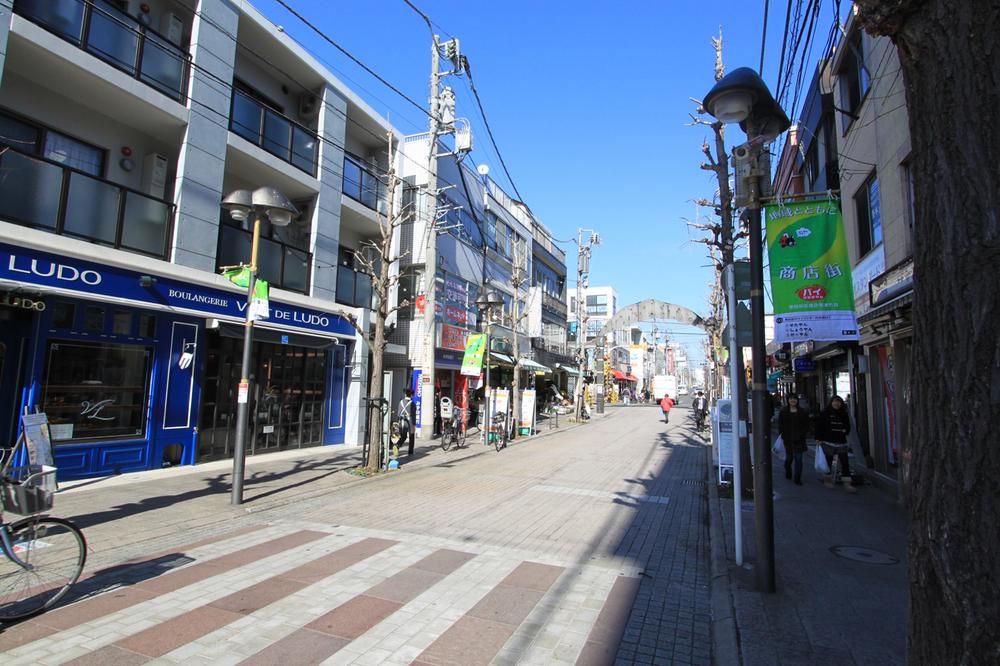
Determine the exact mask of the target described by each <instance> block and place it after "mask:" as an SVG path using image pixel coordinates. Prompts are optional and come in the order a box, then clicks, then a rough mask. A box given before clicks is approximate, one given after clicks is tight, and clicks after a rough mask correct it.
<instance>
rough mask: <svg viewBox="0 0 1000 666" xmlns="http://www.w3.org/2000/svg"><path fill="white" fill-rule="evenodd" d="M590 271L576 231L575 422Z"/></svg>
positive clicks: (580, 413) (579, 405)
mask: <svg viewBox="0 0 1000 666" xmlns="http://www.w3.org/2000/svg"><path fill="white" fill-rule="evenodd" d="M589 269H590V248H589V247H587V248H585V247H583V229H579V230H578V231H577V238H576V357H577V358H578V359H579V361H580V367H579V368H578V371H579V374H578V375H577V378H576V390H575V391H574V392H573V393H574V394H575V397H574V400H573V414H574V416H575V417H576V420H577V421H580V420H581V419H582V418H583V406H582V405H583V373H584V361H585V359H586V357H585V356H584V353H583V343H584V340H585V338H586V335H587V322H586V320H585V319H584V313H585V312H586V311H587V309H586V308H585V307H584V306H583V302H584V299H585V298H586V295H585V293H584V291H585V290H586V288H587V286H586V282H585V278H584V276H585V275H586V274H587V273H588V272H589Z"/></svg>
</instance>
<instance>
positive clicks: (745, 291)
mask: <svg viewBox="0 0 1000 666" xmlns="http://www.w3.org/2000/svg"><path fill="white" fill-rule="evenodd" d="M733 266H734V267H735V269H736V299H737V300H740V301H745V300H747V299H749V298H750V262H749V261H735V262H733ZM722 286H723V288H725V289H729V271H723V273H722Z"/></svg>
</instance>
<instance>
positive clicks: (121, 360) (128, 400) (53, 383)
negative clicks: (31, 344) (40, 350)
mask: <svg viewBox="0 0 1000 666" xmlns="http://www.w3.org/2000/svg"><path fill="white" fill-rule="evenodd" d="M151 355H152V350H151V349H150V348H149V347H144V346H138V345H109V344H102V343H88V342H76V341H73V342H66V341H60V340H55V341H51V342H49V344H48V348H47V350H46V370H45V374H44V375H43V376H44V377H45V384H44V386H43V387H42V411H44V412H45V413H46V414H48V417H49V423H50V424H51V425H50V428H51V433H52V439H53V440H54V441H55V442H56V443H57V444H58V443H60V442H72V441H79V440H89V439H123V438H129V437H142V436H144V434H145V432H146V412H147V401H148V397H149V371H150V357H151Z"/></svg>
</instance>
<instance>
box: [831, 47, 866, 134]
mask: <svg viewBox="0 0 1000 666" xmlns="http://www.w3.org/2000/svg"><path fill="white" fill-rule="evenodd" d="M845 48H846V49H847V52H846V53H845V54H844V61H843V64H842V65H841V68H840V71H839V72H837V74H838V77H839V79H840V96H841V104H843V106H844V110H845V111H847V112H848V113H846V114H844V116H843V118H844V131H845V132H846V131H847V128H848V127H849V126H850V125H851V123H852V122H854V118H853V117H852V116H851V115H850V114H854V115H857V112H858V109H859V108H860V107H861V102H862V101H863V100H864V98H865V94H866V93H867V92H868V87H869V85H870V83H871V80H870V77H869V71H868V63H867V59H868V54H867V53H865V40H864V37H863V35H862V33H861V31H860V30H858V31H856V32H855V33H854V34H853V35H851V37H850V38H849V39H848V40H847V41H846V44H845Z"/></svg>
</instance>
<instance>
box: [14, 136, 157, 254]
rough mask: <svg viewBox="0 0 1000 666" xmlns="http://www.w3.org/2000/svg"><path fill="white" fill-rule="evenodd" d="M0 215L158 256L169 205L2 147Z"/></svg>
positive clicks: (31, 225) (100, 179)
mask: <svg viewBox="0 0 1000 666" xmlns="http://www.w3.org/2000/svg"><path fill="white" fill-rule="evenodd" d="M0 218H3V219H4V220H7V221H10V222H16V223H18V224H23V225H25V226H30V227H38V228H41V229H45V230H47V231H52V232H54V233H57V234H61V235H65V236H75V237H77V238H84V239H86V240H89V241H93V242H95V243H100V244H101V245H108V246H110V247H115V248H120V249H124V250H131V251H133V252H139V253H142V254H147V255H150V256H153V257H158V258H161V259H163V258H166V256H167V251H168V246H167V244H168V242H169V239H170V233H171V224H172V221H173V218H174V206H173V204H171V203H169V202H167V201H164V200H162V199H156V198H154V197H151V196H148V195H146V194H143V193H142V192H138V191H136V190H133V189H130V188H127V187H122V186H121V185H116V184H114V183H112V182H110V181H107V180H104V179H102V178H95V177H94V176H91V175H90V174H86V173H83V172H82V171H77V170H76V169H72V168H69V167H65V166H62V165H60V164H58V163H56V162H51V161H49V160H45V159H42V158H40V157H35V156H31V155H26V154H24V153H21V152H18V151H15V150H14V149H12V148H6V149H5V150H4V151H3V152H2V153H0Z"/></svg>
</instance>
